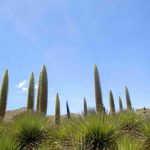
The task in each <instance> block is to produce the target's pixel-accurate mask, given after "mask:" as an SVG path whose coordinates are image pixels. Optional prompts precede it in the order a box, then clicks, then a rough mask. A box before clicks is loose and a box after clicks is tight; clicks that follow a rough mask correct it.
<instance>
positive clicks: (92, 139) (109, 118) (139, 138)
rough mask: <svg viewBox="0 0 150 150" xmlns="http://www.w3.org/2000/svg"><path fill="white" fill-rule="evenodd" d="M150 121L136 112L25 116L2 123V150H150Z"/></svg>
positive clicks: (29, 113)
mask: <svg viewBox="0 0 150 150" xmlns="http://www.w3.org/2000/svg"><path fill="white" fill-rule="evenodd" d="M149 149H150V117H148V116H145V115H138V114H136V113H134V112H122V113H118V114H114V115H107V114H103V115H101V114H96V113H95V114H94V113H92V114H88V115H87V116H86V117H85V116H84V117H83V116H81V117H70V118H69V119H68V118H67V117H66V118H61V121H60V124H59V125H55V122H54V120H53V119H48V118H47V117H45V116H44V115H41V114H39V113H35V112H25V113H22V114H20V115H18V116H16V117H15V118H14V119H13V121H10V122H4V121H1V122H0V150H149Z"/></svg>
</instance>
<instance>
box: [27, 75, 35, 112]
mask: <svg viewBox="0 0 150 150" xmlns="http://www.w3.org/2000/svg"><path fill="white" fill-rule="evenodd" d="M33 109H34V73H33V72H32V73H31V77H30V80H29V88H28V101H27V110H33Z"/></svg>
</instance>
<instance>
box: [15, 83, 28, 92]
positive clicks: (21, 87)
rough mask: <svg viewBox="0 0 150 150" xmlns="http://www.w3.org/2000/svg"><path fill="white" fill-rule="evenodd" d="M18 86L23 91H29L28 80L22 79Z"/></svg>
mask: <svg viewBox="0 0 150 150" xmlns="http://www.w3.org/2000/svg"><path fill="white" fill-rule="evenodd" d="M16 87H17V88H18V89H19V90H21V91H23V92H27V90H28V81H27V80H23V81H20V82H19V83H18V85H17V86H16Z"/></svg>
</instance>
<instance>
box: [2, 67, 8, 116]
mask: <svg viewBox="0 0 150 150" xmlns="http://www.w3.org/2000/svg"><path fill="white" fill-rule="evenodd" d="M8 80H9V77H8V70H5V73H4V77H3V80H2V84H1V90H0V118H1V119H3V118H4V116H5V112H6V106H7V96H8V82H9V81H8Z"/></svg>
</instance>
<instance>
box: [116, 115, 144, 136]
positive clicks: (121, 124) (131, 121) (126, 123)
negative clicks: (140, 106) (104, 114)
mask: <svg viewBox="0 0 150 150" xmlns="http://www.w3.org/2000/svg"><path fill="white" fill-rule="evenodd" d="M117 120H118V123H117V124H118V128H119V130H120V134H121V136H122V135H125V134H126V135H131V136H134V137H139V136H140V133H139V126H140V124H141V122H142V117H140V116H139V115H137V114H136V113H134V112H121V113H119V114H118V116H117Z"/></svg>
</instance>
